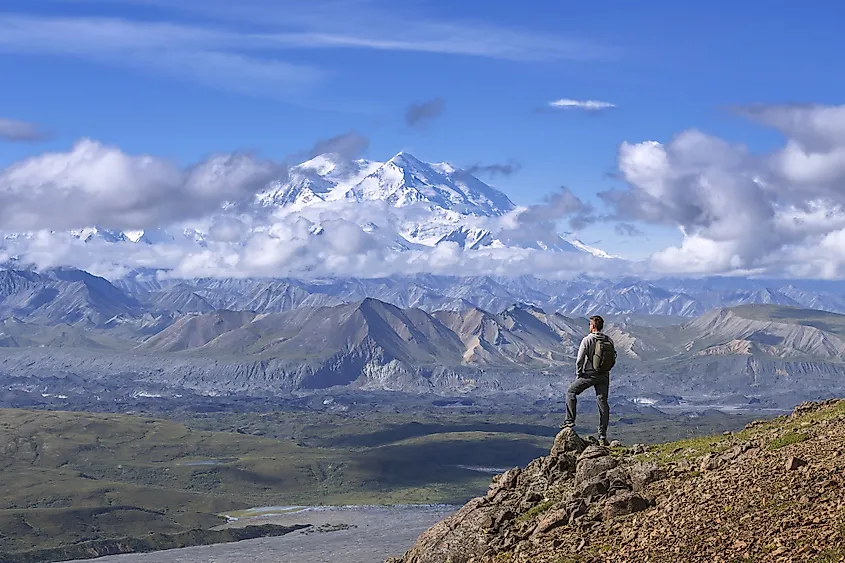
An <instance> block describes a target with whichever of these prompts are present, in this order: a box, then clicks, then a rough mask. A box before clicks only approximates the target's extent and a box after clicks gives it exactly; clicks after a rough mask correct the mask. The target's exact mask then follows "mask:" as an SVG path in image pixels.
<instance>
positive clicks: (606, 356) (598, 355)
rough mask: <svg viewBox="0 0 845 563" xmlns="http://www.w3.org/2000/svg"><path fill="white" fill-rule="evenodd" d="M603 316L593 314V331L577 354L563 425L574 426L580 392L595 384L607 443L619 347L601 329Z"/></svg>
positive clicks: (601, 431)
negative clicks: (609, 396)
mask: <svg viewBox="0 0 845 563" xmlns="http://www.w3.org/2000/svg"><path fill="white" fill-rule="evenodd" d="M603 328H604V319H603V318H601V317H600V316H598V315H596V316H593V317H590V334H588V335H587V336H585V337H584V339H583V340H582V341H581V346H580V347H579V348H578V358H577V359H576V360H575V376H576V379H575V381H573V382H572V385H570V386H569V389H567V390H566V419H565V421H564V423H563V426H562V427H563V428H574V427H575V416H576V414H577V410H578V395H580V394H581V393H583V392H584V391H586V390H587V389H589V388H590V387H595V389H596V404H597V405H598V407H599V443H601V445H603V446H607V445H608V442H607V425H608V423H609V422H610V406H609V405H608V404H607V394H608V390H609V388H610V370H611V369H613V366H614V365H615V364H616V348H615V347H614V345H613V340H611V339H610V337H609V336H607V335H606V334H603V333H602V329H603Z"/></svg>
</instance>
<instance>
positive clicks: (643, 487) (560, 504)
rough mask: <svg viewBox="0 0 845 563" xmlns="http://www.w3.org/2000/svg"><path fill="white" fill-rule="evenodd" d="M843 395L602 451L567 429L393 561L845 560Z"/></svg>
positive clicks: (445, 562) (594, 443)
mask: <svg viewBox="0 0 845 563" xmlns="http://www.w3.org/2000/svg"><path fill="white" fill-rule="evenodd" d="M843 423H845V401H826V402H822V403H805V404H802V405H800V406H799V407H797V408H796V409H795V411H794V412H793V414H792V415H791V416H784V417H780V418H778V419H775V420H773V421H757V422H755V423H752V424H750V425H748V426H747V427H746V428H745V429H744V430H742V431H741V432H736V433H726V434H725V435H723V436H718V437H705V438H696V439H690V440H685V441H682V442H677V443H672V444H661V445H656V446H651V447H648V448H646V447H643V446H640V445H638V446H637V447H632V448H628V449H625V448H621V447H616V448H605V447H602V446H600V445H599V444H597V443H596V442H595V441H594V440H590V439H588V440H585V439H583V438H581V437H579V436H578V435H577V434H575V432H574V431H573V430H571V429H565V430H563V431H561V432H560V434H558V436H557V438H556V439H555V443H554V446H553V448H552V450H551V452H550V455H549V456H546V457H542V458H539V459H536V460H534V461H533V462H531V463H530V464H528V466H526V467H525V468H513V469H511V470H509V471H507V472H505V473H504V474H502V475H499V476H497V477H495V478H494V479H493V482H492V484H491V486H490V489H489V491H488V493H487V495H486V496H484V497H479V498H476V499H473V500H471V501H470V502H469V503H467V504H466V505H465V506H464V507H463V508H462V509H461V510H459V511H458V512H457V513H456V514H454V515H453V516H451V517H450V518H448V519H446V520H444V521H442V522H440V523H438V524H436V525H435V526H434V527H432V528H431V529H430V530H428V531H427V532H425V533H424V534H423V535H422V536H420V538H419V540H418V542H417V544H416V545H415V546H414V547H413V548H412V549H411V550H410V551H408V552H407V553H406V554H405V555H404V556H403V557H400V558H394V559H391V560H389V562H390V563H483V562H503V561H508V562H520V563H522V562H524V563H528V562H531V563H545V562H548V563H551V562H561V561H572V562H576V561H577V562H629V561H649V562H667V563H669V562H672V563H674V562H678V561H702V562H703V561H707V562H710V561H724V562H729V561H819V562H828V561H830V562H833V561H845V424H843Z"/></svg>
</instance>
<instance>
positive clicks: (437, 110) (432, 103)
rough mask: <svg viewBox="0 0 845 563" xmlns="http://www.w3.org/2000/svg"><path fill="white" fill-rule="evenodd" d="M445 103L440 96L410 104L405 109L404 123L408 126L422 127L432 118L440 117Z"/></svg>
mask: <svg viewBox="0 0 845 563" xmlns="http://www.w3.org/2000/svg"><path fill="white" fill-rule="evenodd" d="M445 105H446V103H445V102H444V101H443V100H442V99H440V98H434V99H433V100H428V101H426V102H421V103H418V104H411V105H409V106H408V109H406V110H405V123H406V124H407V125H409V126H410V127H422V126H423V125H425V124H426V123H428V122H430V121H432V120H433V119H436V118H438V117H440V115H441V114H442V113H443V108H444V107H445Z"/></svg>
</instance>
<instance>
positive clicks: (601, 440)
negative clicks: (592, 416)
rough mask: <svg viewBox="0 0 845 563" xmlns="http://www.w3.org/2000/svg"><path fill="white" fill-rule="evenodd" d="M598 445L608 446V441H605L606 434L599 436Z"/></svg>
mask: <svg viewBox="0 0 845 563" xmlns="http://www.w3.org/2000/svg"><path fill="white" fill-rule="evenodd" d="M599 446H604V447H605V448H608V447H610V442H608V441H607V436H599Z"/></svg>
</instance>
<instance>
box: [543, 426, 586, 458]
mask: <svg viewBox="0 0 845 563" xmlns="http://www.w3.org/2000/svg"><path fill="white" fill-rule="evenodd" d="M587 445H588V444H587V441H586V440H584V439H583V438H582V437H581V436H579V435H578V434H576V433H575V429H573V428H564V429H563V430H561V431H560V432H558V435H557V436H555V443H554V444H553V445H552V451H551V453H550V455H551V456H552V457H557V456H560V455H563V454H565V453H567V452H572V453H574V454H575V455H578V454H580V453H581V452H583V451H584V450H585V449H587Z"/></svg>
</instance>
